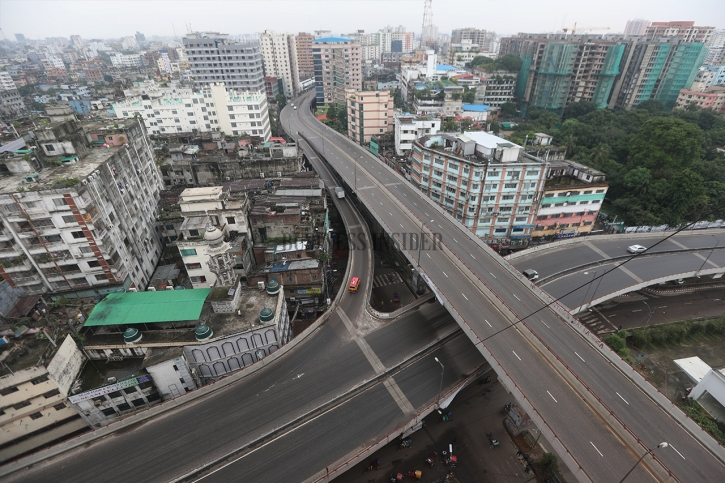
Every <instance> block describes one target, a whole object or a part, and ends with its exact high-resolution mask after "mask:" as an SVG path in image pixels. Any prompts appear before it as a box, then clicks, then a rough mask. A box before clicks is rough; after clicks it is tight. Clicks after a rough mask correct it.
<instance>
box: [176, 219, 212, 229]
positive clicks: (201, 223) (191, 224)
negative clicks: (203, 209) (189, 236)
mask: <svg viewBox="0 0 725 483" xmlns="http://www.w3.org/2000/svg"><path fill="white" fill-rule="evenodd" d="M208 223H209V219H208V218H207V217H206V216H190V217H185V218H184V222H183V223H182V224H181V227H180V228H179V229H180V230H205V229H206V226H207V224H208Z"/></svg>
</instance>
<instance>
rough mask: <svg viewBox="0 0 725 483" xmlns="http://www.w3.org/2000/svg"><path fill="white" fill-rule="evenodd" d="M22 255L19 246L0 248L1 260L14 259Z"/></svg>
mask: <svg viewBox="0 0 725 483" xmlns="http://www.w3.org/2000/svg"><path fill="white" fill-rule="evenodd" d="M22 254H23V252H22V251H21V250H20V248H19V247H17V246H12V247H3V248H0V258H14V257H19V256H20V255H22Z"/></svg>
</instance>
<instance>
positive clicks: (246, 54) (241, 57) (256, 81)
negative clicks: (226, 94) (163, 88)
mask: <svg viewBox="0 0 725 483" xmlns="http://www.w3.org/2000/svg"><path fill="white" fill-rule="evenodd" d="M183 43H184V51H185V52H186V55H187V57H188V58H189V67H190V69H191V74H192V76H193V77H194V87H196V88H197V89H201V88H204V87H209V86H211V85H212V84H214V83H218V82H223V83H224V84H225V85H226V86H227V87H228V88H229V89H234V90H236V91H251V92H264V69H263V65H262V53H261V52H260V46H259V43H258V42H235V41H233V40H232V39H230V38H229V35H227V34H220V33H218V32H195V33H191V34H187V35H186V36H185V37H184V38H183Z"/></svg>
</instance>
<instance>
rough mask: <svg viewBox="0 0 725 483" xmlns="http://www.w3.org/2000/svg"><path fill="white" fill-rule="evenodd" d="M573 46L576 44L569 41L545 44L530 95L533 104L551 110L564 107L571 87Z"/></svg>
mask: <svg viewBox="0 0 725 483" xmlns="http://www.w3.org/2000/svg"><path fill="white" fill-rule="evenodd" d="M575 48H576V45H574V44H569V43H550V44H547V45H546V47H545V48H544V53H543V57H542V62H541V66H540V67H539V69H538V72H537V76H536V77H537V79H536V86H535V87H534V94H533V96H532V97H531V103H532V104H533V105H534V106H537V107H541V108H544V109H552V110H559V109H563V108H564V106H565V105H566V99H567V96H568V95H569V89H570V87H571V79H572V75H573V72H572V70H571V65H572V63H573V61H574V54H575V51H574V49H575Z"/></svg>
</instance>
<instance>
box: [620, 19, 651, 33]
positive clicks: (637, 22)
mask: <svg viewBox="0 0 725 483" xmlns="http://www.w3.org/2000/svg"><path fill="white" fill-rule="evenodd" d="M651 23H652V22H650V21H649V20H644V19H642V18H637V19H634V20H627V26H626V27H624V36H625V37H631V36H632V35H644V33H645V32H646V31H647V27H649V25H650V24H651Z"/></svg>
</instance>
